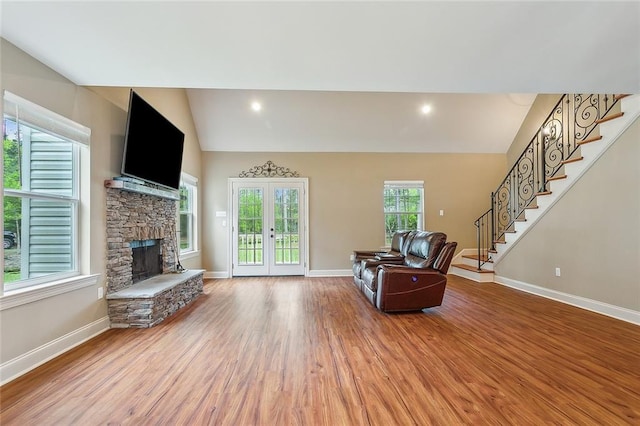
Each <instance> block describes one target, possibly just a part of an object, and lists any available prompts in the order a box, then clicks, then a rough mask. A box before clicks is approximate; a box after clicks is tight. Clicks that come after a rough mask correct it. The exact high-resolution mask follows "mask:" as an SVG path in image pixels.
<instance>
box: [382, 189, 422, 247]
mask: <svg viewBox="0 0 640 426" xmlns="http://www.w3.org/2000/svg"><path fill="white" fill-rule="evenodd" d="M387 189H417V190H418V191H419V193H420V209H421V210H420V211H419V212H401V211H396V212H393V213H390V212H387V211H385V200H384V194H385V191H386V190H387ZM382 211H383V217H384V223H383V225H384V238H385V246H389V242H388V241H387V215H388V214H394V215H398V214H406V215H408V214H417V215H418V218H417V222H416V228H417V230H418V231H422V230H423V229H425V219H424V216H425V214H424V211H425V210H424V181H422V180H386V181H384V187H383V190H382Z"/></svg>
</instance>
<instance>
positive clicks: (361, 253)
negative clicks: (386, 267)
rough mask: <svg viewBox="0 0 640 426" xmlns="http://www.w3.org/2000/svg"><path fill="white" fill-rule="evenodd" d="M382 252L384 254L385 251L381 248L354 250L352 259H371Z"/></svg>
mask: <svg viewBox="0 0 640 426" xmlns="http://www.w3.org/2000/svg"><path fill="white" fill-rule="evenodd" d="M384 254H386V252H385V251H383V250H354V251H353V260H354V261H355V262H357V261H359V260H362V259H371V258H375V257H376V256H378V255H384Z"/></svg>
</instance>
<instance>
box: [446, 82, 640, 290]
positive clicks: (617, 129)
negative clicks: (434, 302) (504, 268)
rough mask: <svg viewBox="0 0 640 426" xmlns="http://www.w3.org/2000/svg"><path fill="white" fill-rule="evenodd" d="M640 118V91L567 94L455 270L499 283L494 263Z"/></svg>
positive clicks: (509, 177) (507, 179) (480, 223)
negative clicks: (475, 244) (634, 92)
mask: <svg viewBox="0 0 640 426" xmlns="http://www.w3.org/2000/svg"><path fill="white" fill-rule="evenodd" d="M639 116H640V95H582V94H580V95H564V96H563V97H562V98H561V99H560V101H559V102H558V104H557V105H556V107H555V108H554V109H553V111H552V112H551V114H549V116H548V117H547V119H546V120H545V121H544V123H543V125H542V127H541V128H540V130H539V131H538V133H537V134H536V136H534V138H533V140H532V141H531V142H530V143H529V145H528V146H527V148H526V149H525V151H524V152H523V153H522V155H521V156H520V158H519V159H518V161H517V162H516V164H515V165H514V166H513V168H512V169H511V170H510V171H509V174H508V175H507V176H506V177H505V179H504V180H503V182H502V183H501V184H500V186H498V188H497V189H496V191H495V192H493V193H492V194H491V208H490V209H489V210H488V211H487V212H485V213H484V214H483V215H482V216H481V217H479V218H478V220H476V223H475V224H476V227H477V237H478V238H477V240H478V247H477V248H473V249H464V250H462V251H461V252H460V253H458V255H456V257H454V259H453V261H452V263H451V267H450V269H449V273H450V274H453V275H459V276H462V277H465V278H468V279H471V280H473V281H477V282H493V280H494V272H493V271H494V265H496V264H497V263H499V262H500V259H502V257H503V256H504V255H505V254H506V253H508V252H509V251H510V250H511V248H513V246H514V245H515V244H516V243H517V242H518V240H519V239H520V238H522V237H523V236H524V235H526V233H527V232H528V230H529V229H531V228H532V226H533V225H534V224H535V223H536V222H537V221H538V220H539V219H540V218H541V217H542V216H544V214H545V213H546V212H547V211H549V209H550V208H551V207H553V205H554V204H555V203H556V202H557V201H558V200H559V199H560V198H561V197H562V196H563V195H564V194H565V193H566V192H567V191H568V190H569V189H570V188H571V187H572V186H573V185H574V184H575V183H576V182H577V181H578V179H580V177H581V176H582V175H583V174H584V173H585V172H586V171H587V170H588V169H589V168H590V167H591V166H592V165H593V164H595V162H596V161H597V160H598V158H599V157H600V156H601V155H602V154H603V153H604V152H605V151H606V150H607V148H609V147H610V146H611V145H612V144H613V143H614V142H615V141H616V140H617V139H618V137H619V136H620V135H621V134H622V133H623V132H624V131H625V130H626V129H627V127H629V126H630V125H631V124H632V123H633V122H634V121H635V120H636V119H637V118H638V117H639Z"/></svg>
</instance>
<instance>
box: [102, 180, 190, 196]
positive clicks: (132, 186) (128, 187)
mask: <svg viewBox="0 0 640 426" xmlns="http://www.w3.org/2000/svg"><path fill="white" fill-rule="evenodd" d="M104 186H105V188H116V189H121V190H123V191H129V192H137V193H139V194H146V195H154V196H156V197H160V198H167V199H169V200H175V201H179V200H180V193H179V192H178V191H177V190H176V191H174V190H170V189H163V188H156V187H153V186H149V185H145V184H144V183H136V182H130V181H126V180H120V179H107V180H105V181H104Z"/></svg>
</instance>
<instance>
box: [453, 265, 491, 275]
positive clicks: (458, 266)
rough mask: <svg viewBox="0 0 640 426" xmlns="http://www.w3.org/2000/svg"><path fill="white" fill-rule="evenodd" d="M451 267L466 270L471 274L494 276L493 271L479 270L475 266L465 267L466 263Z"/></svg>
mask: <svg viewBox="0 0 640 426" xmlns="http://www.w3.org/2000/svg"><path fill="white" fill-rule="evenodd" d="M451 266H455V267H456V268H460V269H466V270H467V271H471V272H477V273H479V274H493V271H491V270H489V269H480V270H478V268H476V267H475V266H470V265H465V264H464V263H454V264H452V265H451Z"/></svg>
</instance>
